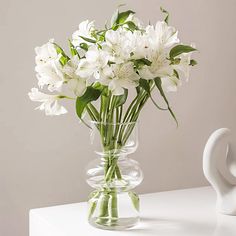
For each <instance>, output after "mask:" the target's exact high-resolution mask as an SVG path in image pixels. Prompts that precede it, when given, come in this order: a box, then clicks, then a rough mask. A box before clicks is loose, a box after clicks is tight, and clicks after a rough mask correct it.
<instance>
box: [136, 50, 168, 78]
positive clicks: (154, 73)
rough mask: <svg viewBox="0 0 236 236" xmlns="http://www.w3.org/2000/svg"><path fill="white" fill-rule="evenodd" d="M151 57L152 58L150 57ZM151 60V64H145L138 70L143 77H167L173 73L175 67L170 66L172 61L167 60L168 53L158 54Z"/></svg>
mask: <svg viewBox="0 0 236 236" xmlns="http://www.w3.org/2000/svg"><path fill="white" fill-rule="evenodd" d="M149 59H150V58H149ZM150 61H151V62H152V64H151V65H150V66H147V65H144V66H143V67H142V68H141V69H139V70H138V72H139V75H140V77H141V78H142V79H147V80H150V79H155V78H156V77H160V78H162V77H166V76H171V75H172V74H173V68H172V67H171V66H170V61H169V60H167V55H166V53H162V54H156V55H155V56H153V57H152V58H151V59H150Z"/></svg>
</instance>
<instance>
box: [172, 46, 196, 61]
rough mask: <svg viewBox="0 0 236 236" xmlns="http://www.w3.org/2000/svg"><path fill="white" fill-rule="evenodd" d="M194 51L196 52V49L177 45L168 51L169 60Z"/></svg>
mask: <svg viewBox="0 0 236 236" xmlns="http://www.w3.org/2000/svg"><path fill="white" fill-rule="evenodd" d="M196 50H197V49H196V48H193V47H191V46H188V45H181V44H179V45H177V46H175V47H173V48H172V49H171V50H170V54H169V56H170V58H174V57H176V56H179V55H180V54H182V53H188V52H193V51H196Z"/></svg>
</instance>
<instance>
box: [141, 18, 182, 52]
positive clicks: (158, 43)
mask: <svg viewBox="0 0 236 236" xmlns="http://www.w3.org/2000/svg"><path fill="white" fill-rule="evenodd" d="M146 34H147V36H148V38H149V43H150V46H151V47H152V48H153V49H154V50H156V51H161V50H165V49H167V48H170V47H172V46H173V45H174V44H176V43H179V39H178V31H176V30H175V28H174V27H172V26H168V25H167V23H166V22H164V21H158V22H157V23H156V26H155V27H154V26H152V25H149V26H147V27H146Z"/></svg>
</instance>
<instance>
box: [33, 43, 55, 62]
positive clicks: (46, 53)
mask: <svg viewBox="0 0 236 236" xmlns="http://www.w3.org/2000/svg"><path fill="white" fill-rule="evenodd" d="M53 42H54V39H50V40H49V42H48V43H46V44H44V45H42V46H41V47H36V48H35V52H36V57H35V62H36V64H37V65H42V64H44V63H47V62H48V61H51V60H57V59H58V58H59V56H58V54H57V51H56V48H55V46H54V44H53Z"/></svg>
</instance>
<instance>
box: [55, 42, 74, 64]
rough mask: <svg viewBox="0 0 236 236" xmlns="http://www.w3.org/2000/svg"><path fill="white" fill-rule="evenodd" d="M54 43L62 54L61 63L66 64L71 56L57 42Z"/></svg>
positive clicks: (58, 52)
mask: <svg viewBox="0 0 236 236" xmlns="http://www.w3.org/2000/svg"><path fill="white" fill-rule="evenodd" d="M53 44H54V46H55V48H56V51H57V54H58V55H59V54H60V55H61V57H60V60H59V61H60V63H61V65H62V66H64V65H65V64H66V63H67V62H68V61H69V60H70V58H69V57H68V56H67V55H66V54H65V52H64V50H63V49H62V48H61V47H60V46H59V45H58V44H57V43H53Z"/></svg>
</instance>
